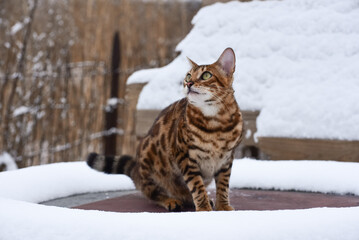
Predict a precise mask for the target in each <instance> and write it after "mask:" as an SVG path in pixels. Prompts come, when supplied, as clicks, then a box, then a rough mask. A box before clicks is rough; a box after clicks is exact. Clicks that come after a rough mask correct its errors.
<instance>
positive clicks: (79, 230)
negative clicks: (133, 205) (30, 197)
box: [0, 199, 359, 240]
mask: <svg viewBox="0 0 359 240" xmlns="http://www.w3.org/2000/svg"><path fill="white" fill-rule="evenodd" d="M0 203H1V204H0V212H1V217H0V226H1V229H4V230H3V231H1V230H0V231H1V232H2V238H1V239H3V240H10V239H11V240H16V239H32V240H44V239H46V240H47V239H53V240H57V239H62V240H63V239H72V240H73V239H79V240H81V239H86V240H89V239H102V240H106V239H111V240H112V239H158V240H161V239H181V240H182V239H188V240H190V239H204V238H205V239H209V240H210V239H243V240H245V239H256V240H261V239H266V240H268V239H276V240H280V239H286V240H287V239H306V240H308V239H327V240H330V239H342V240H349V239H353V240H354V239H358V236H359V228H358V222H359V207H354V208H333V209H325V208H323V209H308V210H295V211H293V210H285V211H236V212H214V213H172V214H153V213H110V212H99V211H84V210H74V209H61V208H56V207H48V206H41V205H34V204H29V203H24V202H17V201H11V200H6V199H5V200H0ZM5 229H6V231H5Z"/></svg>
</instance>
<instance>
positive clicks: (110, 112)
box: [103, 32, 120, 155]
mask: <svg viewBox="0 0 359 240" xmlns="http://www.w3.org/2000/svg"><path fill="white" fill-rule="evenodd" d="M119 76H120V36H119V33H118V32H115V35H114V37H113V45H112V59H111V93H110V99H112V100H113V101H109V102H108V103H107V106H106V113H105V132H106V134H105V136H104V138H103V141H104V154H105V155H116V153H117V151H116V147H117V141H116V139H117V134H118V126H117V116H118V114H117V110H118V103H120V102H119V101H118V100H119V96H118V92H119Z"/></svg>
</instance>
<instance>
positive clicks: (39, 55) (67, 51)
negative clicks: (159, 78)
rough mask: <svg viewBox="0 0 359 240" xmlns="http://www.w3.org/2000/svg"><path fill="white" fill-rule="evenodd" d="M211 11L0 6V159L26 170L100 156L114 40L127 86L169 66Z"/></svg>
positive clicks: (127, 4)
mask: <svg viewBox="0 0 359 240" xmlns="http://www.w3.org/2000/svg"><path fill="white" fill-rule="evenodd" d="M210 3H211V1H180V0H178V1H176V0H173V1H162V0H157V1H156V0H149V1H140V0H89V1H79V0H61V1H52V0H13V1H7V0H1V1H0V56H1V58H0V123H1V124H0V153H5V152H6V153H8V154H9V155H11V156H12V158H14V159H15V160H16V163H17V164H18V166H19V167H26V166H30V165H38V164H45V163H52V162H57V161H77V160H80V159H82V158H83V157H84V156H86V154H87V153H88V151H89V150H97V151H99V150H101V149H102V141H103V137H104V135H106V131H105V130H104V127H105V123H104V121H105V119H104V117H105V116H104V115H105V114H104V111H105V108H106V105H107V100H108V99H109V98H110V94H111V93H110V91H111V59H112V55H113V45H114V36H115V35H116V34H118V38H117V41H118V44H119V46H120V47H119V48H120V51H118V52H117V54H119V56H117V58H118V59H119V61H120V62H119V63H118V64H119V68H118V70H117V72H118V74H119V78H120V81H121V83H122V84H123V83H124V82H125V80H126V79H127V77H128V76H129V75H130V74H131V73H133V72H134V71H135V70H138V69H143V68H150V67H160V66H164V65H166V64H168V63H169V62H171V61H172V60H173V59H174V57H176V52H175V46H176V45H177V44H178V42H179V41H180V40H181V39H182V38H183V37H184V36H185V35H186V34H187V33H188V32H189V30H190V29H191V19H192V17H193V16H194V15H195V14H196V12H197V11H198V10H199V9H200V8H201V6H203V5H207V4H210ZM124 89H125V88H124V85H122V86H121V87H120V90H119V91H122V92H123V91H124ZM107 135H108V134H107ZM0 168H1V167H0ZM3 168H4V167H3Z"/></svg>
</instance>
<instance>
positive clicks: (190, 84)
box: [186, 81, 194, 88]
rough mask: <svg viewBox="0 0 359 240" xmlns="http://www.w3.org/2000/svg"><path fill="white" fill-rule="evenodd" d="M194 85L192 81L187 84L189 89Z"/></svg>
mask: <svg viewBox="0 0 359 240" xmlns="http://www.w3.org/2000/svg"><path fill="white" fill-rule="evenodd" d="M193 84H194V82H192V81H189V82H187V83H186V85H187V87H188V88H190V87H192V85H193Z"/></svg>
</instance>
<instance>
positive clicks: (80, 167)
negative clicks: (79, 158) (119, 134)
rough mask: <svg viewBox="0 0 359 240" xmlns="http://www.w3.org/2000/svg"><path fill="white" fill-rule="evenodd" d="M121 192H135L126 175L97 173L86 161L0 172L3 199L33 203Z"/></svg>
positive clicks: (0, 193)
mask: <svg viewBox="0 0 359 240" xmlns="http://www.w3.org/2000/svg"><path fill="white" fill-rule="evenodd" d="M120 189H121V190H128V189H134V185H133V183H132V181H131V180H130V179H129V178H128V177H127V176H125V175H105V174H102V173H98V172H96V171H94V170H92V169H90V168H89V167H88V166H87V165H86V163H84V162H72V163H55V164H48V165H41V166H35V167H29V168H23V169H19V170H17V171H11V172H3V173H0V197H4V198H9V199H15V200H20V201H26V202H32V203H39V202H44V201H48V200H51V199H55V198H60V197H66V196H70V195H74V194H80V193H86V192H98V191H110V190H120Z"/></svg>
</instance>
